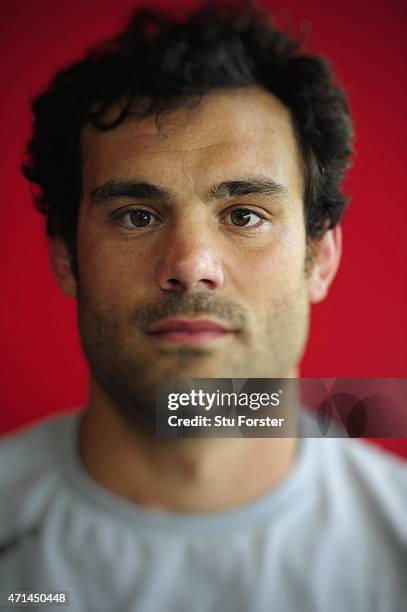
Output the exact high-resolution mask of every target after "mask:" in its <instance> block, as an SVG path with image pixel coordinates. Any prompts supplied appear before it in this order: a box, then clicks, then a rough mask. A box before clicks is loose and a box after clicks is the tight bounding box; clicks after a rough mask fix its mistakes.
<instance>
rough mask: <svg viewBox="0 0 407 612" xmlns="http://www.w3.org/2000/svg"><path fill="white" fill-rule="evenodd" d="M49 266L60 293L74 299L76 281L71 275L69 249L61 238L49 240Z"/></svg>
mask: <svg viewBox="0 0 407 612" xmlns="http://www.w3.org/2000/svg"><path fill="white" fill-rule="evenodd" d="M50 264H51V268H52V272H53V273H54V276H55V278H56V280H57V283H58V285H59V288H60V289H61V291H62V293H64V294H65V295H67V296H68V297H76V279H75V276H74V275H73V273H72V267H71V258H70V255H69V249H68V246H67V244H66V242H65V241H64V240H62V238H52V239H51V243H50Z"/></svg>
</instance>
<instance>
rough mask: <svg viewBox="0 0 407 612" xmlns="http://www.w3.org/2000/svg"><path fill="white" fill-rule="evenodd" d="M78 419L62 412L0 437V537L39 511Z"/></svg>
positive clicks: (73, 415)
mask: <svg viewBox="0 0 407 612" xmlns="http://www.w3.org/2000/svg"><path fill="white" fill-rule="evenodd" d="M77 418H78V415H77V414H76V413H65V414H61V415H58V416H54V417H52V418H48V419H46V420H43V421H41V422H39V423H35V424H34V425H30V426H28V427H24V428H23V429H20V430H18V431H16V432H13V433H11V434H8V435H6V436H3V437H2V438H0V498H1V500H2V503H1V504H0V539H1V537H3V538H4V537H5V536H8V535H9V533H10V532H12V531H14V529H15V528H17V526H18V524H19V523H27V522H28V523H31V521H32V520H33V519H34V515H35V514H37V513H39V512H41V508H42V506H43V504H44V503H46V500H47V499H48V498H49V495H50V493H51V491H52V490H53V489H54V488H55V484H56V483H57V482H58V481H59V479H60V472H61V470H60V466H61V461H63V454H64V448H65V445H66V440H67V438H68V436H69V432H70V431H72V427H73V426H74V423H75V421H76V420H77ZM3 531H4V533H3Z"/></svg>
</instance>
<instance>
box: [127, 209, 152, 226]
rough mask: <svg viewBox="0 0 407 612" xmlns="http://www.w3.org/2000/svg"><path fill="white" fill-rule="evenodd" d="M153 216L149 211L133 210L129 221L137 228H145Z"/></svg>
mask: <svg viewBox="0 0 407 612" xmlns="http://www.w3.org/2000/svg"><path fill="white" fill-rule="evenodd" d="M151 217H152V214H151V213H150V212H149V211H148V210H131V211H130V212H129V220H130V222H131V223H132V224H133V225H135V226H136V227H145V226H146V225H148V224H149V222H150V220H151Z"/></svg>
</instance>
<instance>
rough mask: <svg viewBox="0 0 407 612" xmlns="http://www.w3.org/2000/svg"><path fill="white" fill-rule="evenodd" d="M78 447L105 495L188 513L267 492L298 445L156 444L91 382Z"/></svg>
mask: <svg viewBox="0 0 407 612" xmlns="http://www.w3.org/2000/svg"><path fill="white" fill-rule="evenodd" d="M79 445H80V454H81V460H82V462H83V465H84V467H85V468H86V469H87V471H88V472H89V473H90V475H91V476H92V477H93V478H94V479H95V480H96V481H97V482H99V484H101V485H102V486H103V487H105V488H106V489H108V490H109V491H111V492H112V493H114V494H116V495H118V496H120V497H123V498H126V499H128V500H130V501H133V502H136V503H138V504H141V505H145V506H147V507H151V508H154V509H157V510H162V511H167V512H191V513H194V512H217V511H222V510H227V509H229V508H233V507H235V506H239V505H243V504H245V503H249V502H251V501H253V500H255V499H256V498H258V497H260V496H261V495H263V494H265V493H267V492H269V491H270V490H272V489H273V488H274V487H276V486H277V485H278V484H279V483H280V482H282V481H283V480H284V479H285V478H286V477H287V475H288V474H289V472H290V471H291V469H292V467H293V464H294V462H295V459H296V454H297V449H298V439H296V438H199V439H195V438H189V439H188V438H186V439H185V438H184V439H177V440H160V439H156V438H154V437H153V435H149V434H147V433H146V432H145V431H144V430H142V429H140V430H137V429H135V428H130V427H129V425H128V424H127V423H126V422H125V421H124V420H123V419H122V418H121V417H120V416H119V414H118V411H117V410H116V409H115V408H114V406H113V405H112V404H111V402H110V401H109V400H108V398H107V397H106V396H105V394H104V393H103V392H102V391H101V389H100V388H99V387H98V386H97V385H96V384H94V383H93V384H91V392H90V396H89V402H88V408H87V410H86V411H85V414H84V417H83V419H82V422H81V428H80V440H79Z"/></svg>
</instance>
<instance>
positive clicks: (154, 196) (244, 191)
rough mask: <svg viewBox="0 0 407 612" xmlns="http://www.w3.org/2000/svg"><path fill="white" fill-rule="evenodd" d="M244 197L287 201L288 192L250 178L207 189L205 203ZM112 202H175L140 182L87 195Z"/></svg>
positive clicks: (160, 190)
mask: <svg viewBox="0 0 407 612" xmlns="http://www.w3.org/2000/svg"><path fill="white" fill-rule="evenodd" d="M246 195H263V196H266V197H267V196H268V197H289V195H290V191H289V189H288V188H287V187H286V186H285V185H283V184H282V183H278V182H276V181H275V180H273V179H271V178H269V177H253V178H246V179H241V180H235V181H222V182H221V183H216V184H215V185H213V186H212V187H211V188H210V189H209V191H208V193H207V195H206V200H208V201H211V200H224V199H227V198H234V197H239V196H246ZM116 198H134V199H141V200H165V201H171V200H176V199H177V198H176V195H175V194H174V193H172V192H171V191H168V190H167V189H163V188H162V187H158V186H157V185H153V184H151V183H147V182H144V181H142V182H139V181H108V182H107V183H104V184H103V185H101V186H100V187H97V189H95V190H94V191H93V192H92V194H91V199H92V200H93V201H94V202H96V203H103V202H108V201H110V200H114V199H116Z"/></svg>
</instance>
